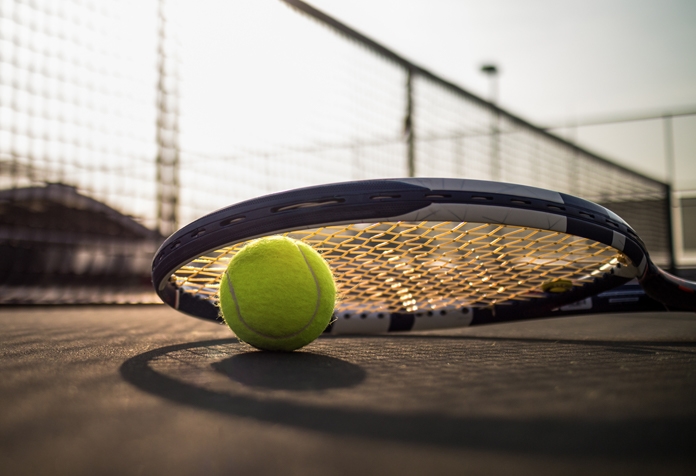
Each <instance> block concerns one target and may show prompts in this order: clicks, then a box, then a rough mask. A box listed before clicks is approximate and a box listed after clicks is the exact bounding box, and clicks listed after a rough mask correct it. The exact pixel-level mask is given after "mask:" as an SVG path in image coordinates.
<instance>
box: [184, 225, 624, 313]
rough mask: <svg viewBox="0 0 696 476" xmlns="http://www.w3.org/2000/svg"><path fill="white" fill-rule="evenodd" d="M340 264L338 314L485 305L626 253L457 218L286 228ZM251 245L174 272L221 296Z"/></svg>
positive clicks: (595, 270)
mask: <svg viewBox="0 0 696 476" xmlns="http://www.w3.org/2000/svg"><path fill="white" fill-rule="evenodd" d="M285 236H289V237H290V238H294V239H299V240H302V241H304V242H305V243H307V244H309V245H311V246H312V247H313V248H314V249H316V250H317V251H319V252H320V253H321V255H322V256H323V257H324V258H325V259H326V260H327V262H328V263H329V266H330V267H331V269H332V270H333V273H334V276H335V279H336V285H337V288H338V292H339V296H340V299H339V303H338V305H337V310H338V312H341V311H342V310H343V309H345V310H351V311H355V310H356V309H359V310H360V311H365V312H418V311H432V310H437V309H442V308H448V307H454V306H474V307H482V306H489V305H493V304H496V303H503V302H507V301H513V300H529V299H533V298H535V297H540V296H543V292H544V291H545V290H547V286H549V285H551V284H552V283H558V282H563V281H565V282H567V283H568V285H573V286H579V285H582V284H585V283H587V282H589V281H592V280H593V279H594V278H595V277H597V275H598V274H600V273H602V272H604V271H605V270H607V269H609V268H610V267H614V266H615V265H616V264H617V263H619V262H621V263H628V262H629V261H628V258H627V257H625V256H624V255H623V254H621V253H619V252H618V251H617V250H616V249H614V248H612V247H610V246H607V245H604V244H602V243H598V242H595V241H593V240H588V239H585V238H580V237H577V236H573V235H568V234H565V233H560V232H553V231H544V230H538V229H534V228H526V227H516V226H502V225H492V224H487V223H468V222H465V223H456V222H412V223H409V222H382V223H369V224H353V225H349V226H327V227H321V228H314V229H309V230H299V231H293V232H289V233H285ZM247 243H248V242H242V243H237V244H235V245H233V246H229V247H226V248H223V249H220V250H216V251H214V252H212V253H208V254H205V255H204V256H201V257H199V258H197V259H195V260H193V261H191V262H190V263H188V264H186V265H184V266H183V267H181V268H180V269H179V270H178V271H177V272H176V273H174V275H173V277H172V279H173V280H174V283H175V284H176V285H177V286H178V287H179V288H182V289H183V290H184V292H186V293H188V294H192V295H196V296H198V297H199V298H202V299H208V300H211V301H213V302H215V303H217V301H218V292H219V286H220V280H221V278H222V274H223V273H224V272H225V269H226V268H227V265H228V263H229V261H230V259H232V258H233V257H234V255H235V254H236V253H237V252H238V251H239V250H240V249H241V248H242V247H243V246H244V245H246V244H247Z"/></svg>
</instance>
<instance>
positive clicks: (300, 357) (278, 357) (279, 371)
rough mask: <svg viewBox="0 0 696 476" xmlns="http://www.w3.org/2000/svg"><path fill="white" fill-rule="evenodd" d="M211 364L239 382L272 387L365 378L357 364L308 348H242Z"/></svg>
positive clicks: (340, 384) (323, 385) (342, 383)
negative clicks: (315, 352)
mask: <svg viewBox="0 0 696 476" xmlns="http://www.w3.org/2000/svg"><path fill="white" fill-rule="evenodd" d="M211 366H212V368H213V369H214V370H215V371H216V372H219V373H221V374H223V375H226V376H227V377H229V378H230V379H232V380H234V381H235V382H238V383H241V384H242V385H247V386H250V387H258V388H267V389H272V390H294V391H309V390H327V389H330V388H345V387H353V386H355V385H358V384H359V383H360V382H362V381H363V380H365V371H364V370H363V369H362V368H360V367H359V366H357V365H355V364H351V363H349V362H345V361H343V360H340V359H336V358H334V357H328V356H325V355H320V354H313V353H311V352H246V353H244V354H237V355H234V356H232V357H230V358H227V359H225V360H222V361H220V362H215V363H213V364H211Z"/></svg>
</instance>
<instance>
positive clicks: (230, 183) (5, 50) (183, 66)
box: [0, 0, 671, 302]
mask: <svg viewBox="0 0 696 476" xmlns="http://www.w3.org/2000/svg"><path fill="white" fill-rule="evenodd" d="M298 5H299V4H298V2H293V1H280V0H258V1H254V2H215V1H212V0H200V1H197V2H189V1H181V2H177V1H175V0H159V1H157V0H118V1H117V0H72V1H64V2H56V1H51V0H0V196H1V197H0V198H1V200H0V211H1V212H2V213H0V217H1V218H0V263H1V264H2V269H3V270H4V273H3V274H2V276H1V277H0V278H1V281H0V286H2V290H1V291H2V292H0V296H2V297H0V301H2V302H8V301H10V302H25V301H26V302H37V301H40V302H47V301H46V299H47V298H46V296H53V297H51V298H50V299H48V301H49V302H77V301H79V302H87V301H90V300H92V301H95V302H99V301H109V300H113V301H121V300H122V299H123V296H124V295H125V294H127V290H126V289H125V288H127V287H132V286H137V287H138V290H137V291H135V292H133V293H132V295H133V296H134V297H133V300H134V301H143V300H148V299H151V300H152V301H157V298H156V297H155V296H154V294H152V293H150V294H148V296H150V297H149V298H147V299H146V298H143V297H142V296H143V294H142V293H143V292H145V291H144V289H145V288H148V287H149V272H150V269H149V262H150V258H151V257H152V255H153V254H154V252H155V251H156V249H157V246H158V245H159V244H160V243H161V242H162V240H163V239H164V237H165V236H166V235H167V234H168V233H170V232H171V231H172V230H174V229H176V228H178V227H179V226H181V225H183V224H186V223H189V222H191V221H192V220H194V219H196V218H198V217H200V216H202V215H204V214H207V213H209V212H211V211H213V210H215V209H218V208H220V207H223V206H227V205H229V204H232V203H236V202H239V201H241V200H245V199H249V198H253V197H257V196H260V195H264V194H267V193H271V192H277V191H281V190H287V189H291V188H296V187H303V186H309V185H316V184H325V183H331V182H339V181H346V180H358V179H369V178H382V177H404V176H407V175H409V173H411V172H413V173H414V174H415V175H416V176H437V177H461V178H477V179H492V180H504V181H511V182H517V183H522V184H526V185H533V186H539V187H544V188H550V189H554V190H558V191H561V192H567V193H571V194H575V195H579V196H581V197H583V198H585V199H589V200H592V201H596V202H599V203H601V204H602V205H604V206H606V207H607V208H610V209H612V210H614V211H616V212H617V213H618V214H619V215H621V216H622V217H623V218H624V219H625V220H626V221H627V222H628V223H629V224H631V226H632V227H634V228H635V229H636V231H637V232H638V233H639V234H640V235H641V236H642V237H643V238H644V239H645V242H646V245H647V248H648V250H649V251H650V252H651V256H652V258H653V260H655V261H656V262H657V263H659V264H662V265H666V264H669V261H670V246H671V238H670V234H669V230H670V226H669V215H668V211H669V207H668V206H667V198H668V197H667V195H668V192H667V187H666V186H665V185H664V184H661V183H659V182H656V181H653V180H650V179H648V178H646V177H643V176H641V175H639V174H636V173H634V172H631V171H629V170H626V169H624V168H620V167H618V166H615V165H612V164H610V163H608V162H606V161H604V160H602V159H600V158H598V157H596V156H594V155H592V154H590V153H588V152H586V151H584V150H582V149H579V148H577V147H575V146H573V145H571V144H569V143H567V142H564V141H563V140H560V139H558V138H556V137H554V136H551V135H549V134H547V133H544V132H542V131H541V130H539V129H536V128H534V127H533V126H531V125H529V124H527V123H525V122H524V121H521V120H519V119H517V118H515V117H513V116H511V115H509V114H507V113H505V112H504V111H501V110H499V109H497V108H495V107H493V106H491V105H490V104H488V103H486V102H485V101H483V100H481V99H479V98H477V97H475V96H472V95H471V94H469V93H467V92H466V91H463V90H461V89H459V88H457V87H455V86H453V85H451V84H449V83H446V82H445V81H442V80H441V79H439V78H437V77H436V76H434V75H432V74H429V73H427V72H425V71H423V70H421V69H419V68H417V67H415V66H413V65H411V64H409V63H407V62H405V61H404V60H402V59H400V58H399V57H397V56H395V55H394V54H392V53H390V52H389V51H388V50H385V49H384V48H381V47H379V45H377V46H375V44H373V43H371V42H369V41H367V40H365V39H364V38H361V37H359V36H356V35H355V34H353V33H351V32H350V31H348V30H346V29H345V28H341V27H337V26H336V24H332V23H331V22H328V21H327V20H326V19H325V18H321V16H317V15H316V14H314V13H312V12H311V11H310V12H309V13H308V11H307V9H304V10H302V9H300V10H298V9H297V8H293V6H295V7H297V6H298ZM300 6H301V5H300ZM58 189H60V190H61V191H60V192H56V190H58ZM56 197H60V198H56ZM85 207H86V208H85ZM41 210H44V211H43V212H42V211H41ZM45 210H52V216H58V217H63V218H64V219H61V220H44V221H41V220H38V217H42V216H47V214H46V212H45ZM95 214H96V215H98V216H99V217H102V218H104V221H100V220H95V219H94V216H95ZM113 223H118V224H120V226H121V225H122V226H125V227H126V228H128V229H129V230H130V234H129V235H128V236H127V240H126V239H125V238H124V239H121V238H123V237H119V235H118V234H115V235H114V232H113V231H109V230H113V229H114V228H113V226H111V225H109V224H113ZM124 223H127V225H124ZM119 240H120V241H122V242H123V243H122V244H121V245H116V244H114V242H115V241H119ZM129 250H130V251H129ZM26 256H42V257H43V258H41V259H36V260H29V261H27V259H26ZM29 262H30V263H31V265H29V264H27V263H29ZM42 262H43V263H50V265H49V264H45V265H42V264H41V263H42ZM56 263H57V264H56ZM124 270H127V273H126V272H125V271H124ZM67 284H69V285H67ZM47 286H48V287H51V292H47V290H46V287H47ZM120 288H124V289H120ZM32 290H34V291H32ZM124 293H125V294H124ZM7 296H11V297H9V298H8V297H7ZM89 296H91V297H89Z"/></svg>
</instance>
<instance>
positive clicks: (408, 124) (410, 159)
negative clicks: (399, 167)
mask: <svg viewBox="0 0 696 476" xmlns="http://www.w3.org/2000/svg"><path fill="white" fill-rule="evenodd" d="M404 133H405V134H406V144H407V154H408V156H407V168H408V176H409V177H415V176H416V151H415V137H414V136H415V131H414V127H413V71H412V70H411V69H408V73H407V76H406V117H405V118H404Z"/></svg>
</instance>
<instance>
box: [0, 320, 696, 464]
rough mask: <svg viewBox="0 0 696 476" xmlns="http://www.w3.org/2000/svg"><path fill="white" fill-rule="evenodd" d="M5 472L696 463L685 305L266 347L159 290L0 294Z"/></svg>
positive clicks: (691, 333)
mask: <svg viewBox="0 0 696 476" xmlns="http://www.w3.org/2000/svg"><path fill="white" fill-rule="evenodd" d="M0 355H1V357H0V376H1V377H2V378H0V473H2V474H3V475H25V474H26V475H30V474H31V475H41V474H52V475H62V474H70V475H83V474H84V475H88V474H89V475H91V474H104V475H109V474H114V475H116V474H118V475H122V474H144V475H153V474H154V475H159V474H163V475H190V474H191V475H193V474H201V475H202V474H226V475H227V474H234V475H247V474H249V475H251V474H276V475H295V474H297V475H300V474H301V475H334V474H339V475H340V474H345V475H359V474H380V475H383V474H399V475H409V474H433V475H435V474H437V475H440V474H457V475H462V474H505V475H510V474H529V475H540V474H565V475H567V474H612V475H615V474H646V475H647V474H649V475H654V474H690V475H691V474H696V450H695V448H696V315H694V314H686V313H683V314H681V313H675V314H665V313H662V314H660V313H653V314H644V315H635V314H633V315H602V316H581V317H571V318H562V319H554V320H545V321H528V322H520V323H513V324H500V325H492V326H486V327H472V328H466V329H461V330H454V331H446V332H429V333H420V334H400V335H384V336H372V337H323V338H320V339H319V340H318V341H316V342H314V343H313V344H311V345H310V346H308V347H306V348H305V349H304V350H303V351H300V352H295V353H292V354H274V353H265V352H257V351H254V350H253V349H252V348H250V347H248V346H246V345H243V344H239V343H238V342H237V341H236V340H235V339H234V337H233V336H232V334H231V332H230V331H229V330H228V329H227V328H226V327H222V326H218V325H215V324H212V323H207V322H202V321H198V320H196V319H193V318H189V317H186V316H184V315H182V314H179V313H177V312H176V311H173V310H170V309H168V308H166V307H164V306H101V307H55V308H50V307H28V308H0Z"/></svg>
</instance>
